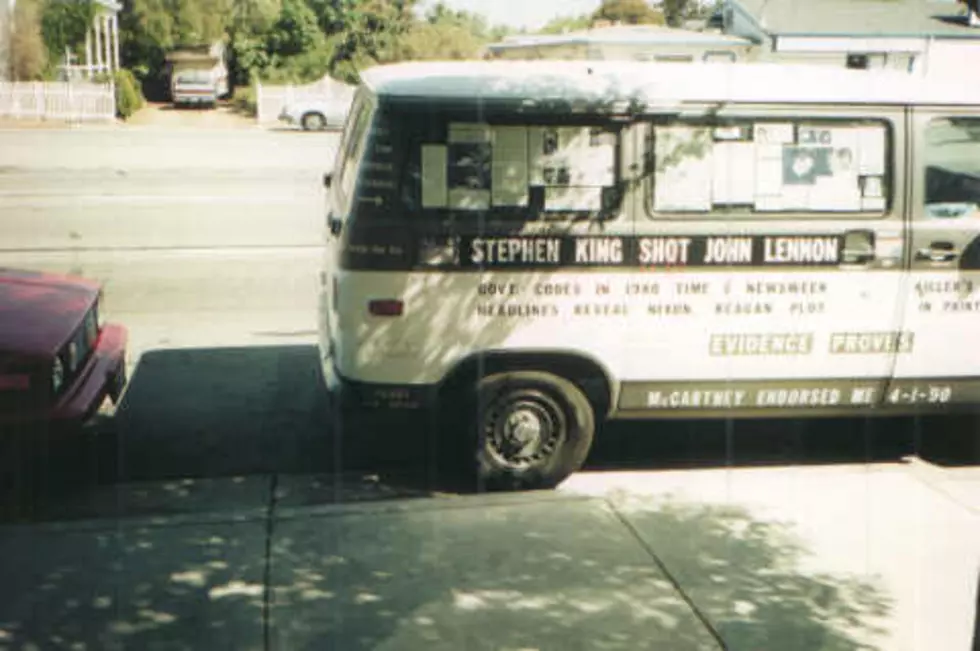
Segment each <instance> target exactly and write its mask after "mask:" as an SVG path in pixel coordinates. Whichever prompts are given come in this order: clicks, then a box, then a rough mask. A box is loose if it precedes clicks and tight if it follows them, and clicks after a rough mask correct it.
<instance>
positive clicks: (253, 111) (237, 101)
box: [231, 84, 258, 118]
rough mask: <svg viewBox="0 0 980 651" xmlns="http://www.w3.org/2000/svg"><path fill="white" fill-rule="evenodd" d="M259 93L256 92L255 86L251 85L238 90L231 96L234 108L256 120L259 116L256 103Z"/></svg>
mask: <svg viewBox="0 0 980 651" xmlns="http://www.w3.org/2000/svg"><path fill="white" fill-rule="evenodd" d="M256 97H257V93H256V91H255V85H254V84H249V85H248V86H242V87H240V88H236V89H235V92H234V93H233V94H232V96H231V105H232V107H233V108H234V109H235V110H236V111H238V112H239V113H241V114H242V115H246V116H248V117H250V118H254V117H255V116H256V115H258V102H257V101H256Z"/></svg>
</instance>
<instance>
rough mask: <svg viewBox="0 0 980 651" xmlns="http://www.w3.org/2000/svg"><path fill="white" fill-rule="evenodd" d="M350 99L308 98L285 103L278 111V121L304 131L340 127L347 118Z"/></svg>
mask: <svg viewBox="0 0 980 651" xmlns="http://www.w3.org/2000/svg"><path fill="white" fill-rule="evenodd" d="M349 110H350V99H349V98H344V99H325V98H308V99H300V100H295V101H293V102H291V103H289V104H285V105H284V106H283V107H282V110H281V111H280V112H279V121H280V122H285V123H286V124H291V125H296V126H300V127H302V128H303V130H304V131H325V130H327V129H340V128H342V127H343V126H344V121H345V120H346V119H347V112H348V111H349Z"/></svg>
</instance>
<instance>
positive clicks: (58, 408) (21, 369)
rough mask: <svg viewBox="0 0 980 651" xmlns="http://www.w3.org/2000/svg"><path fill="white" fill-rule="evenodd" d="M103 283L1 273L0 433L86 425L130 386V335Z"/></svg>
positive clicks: (2, 271)
mask: <svg viewBox="0 0 980 651" xmlns="http://www.w3.org/2000/svg"><path fill="white" fill-rule="evenodd" d="M101 307H102V290H101V287H100V285H99V284H98V283H96V282H93V281H90V280H86V279H82V278H74V277H67V276H56V275H51V274H42V273H34V272H28V271H17V270H11V269H0V428H4V427H6V426H12V425H33V424H54V425H70V426H71V425H78V424H82V423H84V422H85V421H86V420H88V419H89V418H90V417H91V416H93V415H94V414H95V412H96V411H97V410H98V409H99V407H100V406H101V405H102V403H103V402H104V401H105V398H106V397H107V396H108V397H109V398H111V399H112V400H113V402H115V401H118V399H119V396H120V393H121V392H122V389H123V387H124V386H125V384H126V345H127V332H126V330H125V328H123V327H122V326H118V325H106V324H103V323H102V315H101V313H100V309H101Z"/></svg>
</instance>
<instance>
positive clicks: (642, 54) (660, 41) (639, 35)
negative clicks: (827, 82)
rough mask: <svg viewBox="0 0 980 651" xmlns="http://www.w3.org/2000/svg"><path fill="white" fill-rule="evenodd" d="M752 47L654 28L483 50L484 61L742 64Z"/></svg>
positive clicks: (542, 37) (541, 38)
mask: <svg viewBox="0 0 980 651" xmlns="http://www.w3.org/2000/svg"><path fill="white" fill-rule="evenodd" d="M752 46H753V44H752V42H751V41H749V40H747V39H745V38H742V37H739V36H732V35H730V34H717V33H710V32H696V31H689V30H683V29H673V28H670V27H663V26H658V25H615V26H611V27H599V28H593V29H587V30H582V31H578V32H568V33H565V34H532V35H519V36H510V37H508V38H506V39H504V40H503V41H501V42H499V43H493V44H491V45H489V46H487V53H486V58H488V59H589V60H599V59H631V60H639V61H692V60H712V59H721V60H730V61H735V60H741V59H744V58H745V57H746V56H747V54H748V52H749V50H750V49H751V48H752Z"/></svg>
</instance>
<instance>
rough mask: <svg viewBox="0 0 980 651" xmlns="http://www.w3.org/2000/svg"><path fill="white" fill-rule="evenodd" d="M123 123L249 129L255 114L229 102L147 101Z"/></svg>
mask: <svg viewBox="0 0 980 651" xmlns="http://www.w3.org/2000/svg"><path fill="white" fill-rule="evenodd" d="M126 124H129V125H132V126H139V127H161V128H167V129H175V128H176V129H181V128H197V129H251V128H255V127H256V126H257V123H256V121H255V119H254V118H250V117H247V116H244V115H241V114H239V113H236V112H235V111H234V109H233V108H232V107H230V106H228V105H222V104H219V105H218V106H217V107H216V108H213V109H198V108H179V109H178V108H174V107H173V106H172V105H171V104H166V103H161V102H148V103H147V105H146V106H144V107H143V108H142V109H140V110H139V111H137V112H136V114H134V115H133V116H132V117H130V118H129V119H128V120H126Z"/></svg>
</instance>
